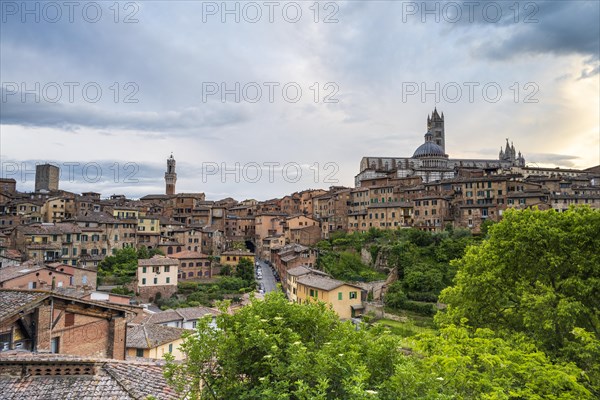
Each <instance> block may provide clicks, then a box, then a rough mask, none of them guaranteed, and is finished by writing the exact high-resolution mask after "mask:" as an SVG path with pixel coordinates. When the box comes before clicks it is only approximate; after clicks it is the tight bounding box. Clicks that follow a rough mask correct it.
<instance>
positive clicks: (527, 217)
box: [437, 207, 600, 396]
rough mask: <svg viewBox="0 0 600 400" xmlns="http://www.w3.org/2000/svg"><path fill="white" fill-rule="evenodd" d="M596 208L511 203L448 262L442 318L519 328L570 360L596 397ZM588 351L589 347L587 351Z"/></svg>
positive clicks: (599, 265)
mask: <svg viewBox="0 0 600 400" xmlns="http://www.w3.org/2000/svg"><path fill="white" fill-rule="evenodd" d="M598 249H600V210H592V209H590V208H589V207H578V208H571V209H569V210H568V211H566V212H562V213H560V212H556V211H553V210H549V211H538V210H522V211H516V210H510V211H507V212H506V213H505V214H504V217H503V219H502V221H501V222H499V223H497V224H494V225H492V226H491V227H490V228H489V233H488V238H487V239H486V240H485V241H484V242H483V243H482V244H481V245H480V246H477V247H471V248H469V250H468V251H467V253H466V254H465V256H464V257H463V258H462V259H460V260H457V261H454V262H453V265H454V266H455V267H456V268H457V269H458V272H457V274H456V278H455V285H454V286H452V287H449V288H447V289H445V290H444V291H443V292H442V294H441V297H440V301H441V302H444V303H447V304H448V308H447V312H446V313H439V314H438V316H437V321H438V322H439V323H441V324H442V325H446V324H452V323H453V324H459V323H460V321H464V320H467V321H468V324H469V325H471V326H473V327H477V328H490V329H493V330H496V331H498V332H499V333H502V334H507V335H509V334H513V333H523V334H526V335H527V336H528V337H530V338H531V339H532V340H533V342H534V343H535V344H537V345H538V346H539V347H540V348H541V349H542V350H543V351H544V352H546V353H547V354H549V355H550V356H552V357H554V358H555V359H562V360H567V361H574V362H576V363H577V364H578V365H579V366H580V367H581V368H582V369H583V370H584V371H586V372H587V373H588V375H589V378H590V380H591V385H592V387H594V388H595V389H594V390H595V394H596V395H598V396H600V367H599V366H598V365H599V363H598V359H600V358H596V361H595V362H592V361H591V359H590V352H592V354H598V349H599V348H600V251H599V250H598ZM594 352H595V353H594Z"/></svg>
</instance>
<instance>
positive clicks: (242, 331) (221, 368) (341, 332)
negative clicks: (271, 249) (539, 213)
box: [165, 293, 591, 400]
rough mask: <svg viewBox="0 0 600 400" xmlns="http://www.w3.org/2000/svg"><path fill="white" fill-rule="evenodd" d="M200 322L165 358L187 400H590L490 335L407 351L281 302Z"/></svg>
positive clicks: (518, 345)
mask: <svg viewBox="0 0 600 400" xmlns="http://www.w3.org/2000/svg"><path fill="white" fill-rule="evenodd" d="M217 326H218V329H213V328H211V327H210V326H209V320H208V319H205V320H203V321H202V322H201V323H199V324H198V328H197V330H196V331H195V332H193V333H189V334H188V335H187V337H186V339H185V341H184V343H183V345H182V350H183V352H184V353H185V354H186V356H187V358H186V359H185V360H184V361H183V362H181V363H178V362H174V361H173V360H172V357H170V355H167V356H166V357H167V360H168V362H167V366H166V370H165V376H166V378H167V380H168V382H169V383H170V384H171V385H172V386H174V387H175V388H176V389H177V390H178V391H179V392H180V393H181V395H182V396H187V398H190V399H240V400H245V399H257V400H258V399H261V400H262V399H266V400H269V399H273V400H274V399H290V400H296V399H297V400H314V399H317V400H318V399H321V400H325V399H345V400H354V399H356V400H358V399H385V400H392V399H431V400H441V399H465V400H466V399H477V398H481V399H524V398H537V399H563V400H567V399H572V400H575V399H578V400H579V399H590V398H591V397H590V394H589V392H588V391H587V390H586V389H585V388H584V387H583V386H582V385H581V384H580V383H579V382H578V377H580V376H581V371H580V370H579V369H578V368H577V367H576V366H574V365H559V364H552V363H551V362H550V361H549V360H548V359H547V357H546V356H545V355H544V354H543V353H541V352H539V351H538V350H536V349H535V347H534V346H532V345H530V344H527V342H526V341H523V342H519V341H517V342H508V341H505V340H504V339H499V338H496V337H495V336H494V334H493V332H492V331H491V330H479V331H475V332H473V331H470V330H468V329H467V328H465V327H456V326H449V327H446V328H444V329H443V330H442V331H441V332H440V335H439V336H434V335H429V336H423V337H420V338H418V339H416V342H415V343H413V346H414V349H415V351H417V352H418V354H416V355H410V354H407V352H406V351H405V350H403V349H402V348H401V342H400V338H399V337H397V336H395V335H392V334H391V333H390V332H389V331H387V330H385V328H384V327H383V326H373V327H367V326H366V325H362V326H361V329H360V330H356V329H355V326H354V325H353V324H351V323H349V322H341V321H340V320H339V319H338V317H337V316H336V314H335V313H334V312H333V311H331V310H330V309H329V308H328V307H327V306H325V305H324V304H322V303H310V304H304V305H301V304H296V303H290V302H288V301H287V299H285V297H284V296H283V295H282V294H281V293H270V294H268V295H267V296H266V298H265V300H264V301H259V300H253V301H252V302H251V304H250V305H249V306H247V307H244V308H242V309H241V310H240V311H239V312H237V313H236V314H233V315H230V314H227V313H223V314H222V315H219V316H218V317H217Z"/></svg>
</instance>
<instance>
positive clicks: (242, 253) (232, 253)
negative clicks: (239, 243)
mask: <svg viewBox="0 0 600 400" xmlns="http://www.w3.org/2000/svg"><path fill="white" fill-rule="evenodd" d="M221 255H222V256H252V257H254V253H251V252H249V251H243V250H230V251H224V252H222V253H221Z"/></svg>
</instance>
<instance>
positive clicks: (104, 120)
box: [0, 88, 247, 134]
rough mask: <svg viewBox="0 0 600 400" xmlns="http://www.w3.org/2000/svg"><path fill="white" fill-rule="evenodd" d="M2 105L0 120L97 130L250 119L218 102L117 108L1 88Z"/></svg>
mask: <svg viewBox="0 0 600 400" xmlns="http://www.w3.org/2000/svg"><path fill="white" fill-rule="evenodd" d="M0 91H1V92H0V94H1V95H2V108H1V109H0V123H2V124H6V125H21V126H29V127H50V128H61V129H65V130H76V129H77V128H79V127H89V128H96V129H125V130H146V131H150V132H166V133H173V132H175V133H183V134H186V133H187V134H190V133H191V134H197V133H198V132H199V131H202V130H203V129H210V128H216V127H221V126H226V125H232V124H238V123H241V122H243V121H244V120H246V119H247V117H246V115H245V113H244V112H243V110H242V109H241V107H238V108H236V109H233V108H232V107H231V106H229V107H225V106H224V105H223V104H222V103H219V102H210V103H205V104H203V106H201V107H188V108H185V109H182V110H179V111H120V112H119V111H114V110H109V109H106V108H101V107H99V106H94V105H92V104H86V105H81V104H69V103H66V104H65V103H49V102H46V101H43V100H42V101H40V102H36V101H35V100H34V99H33V97H30V98H29V99H27V98H25V100H26V101H22V97H21V96H20V93H15V94H7V91H6V90H5V88H1V89H0Z"/></svg>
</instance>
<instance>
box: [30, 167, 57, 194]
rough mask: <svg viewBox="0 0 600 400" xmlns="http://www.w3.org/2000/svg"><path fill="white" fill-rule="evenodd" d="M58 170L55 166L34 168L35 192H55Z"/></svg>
mask: <svg viewBox="0 0 600 400" xmlns="http://www.w3.org/2000/svg"><path fill="white" fill-rule="evenodd" d="M59 178H60V169H59V168H58V167H57V166H56V165H52V164H42V165H36V167H35V191H36V192H40V191H42V190H43V191H47V192H55V191H57V190H58V181H59Z"/></svg>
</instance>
